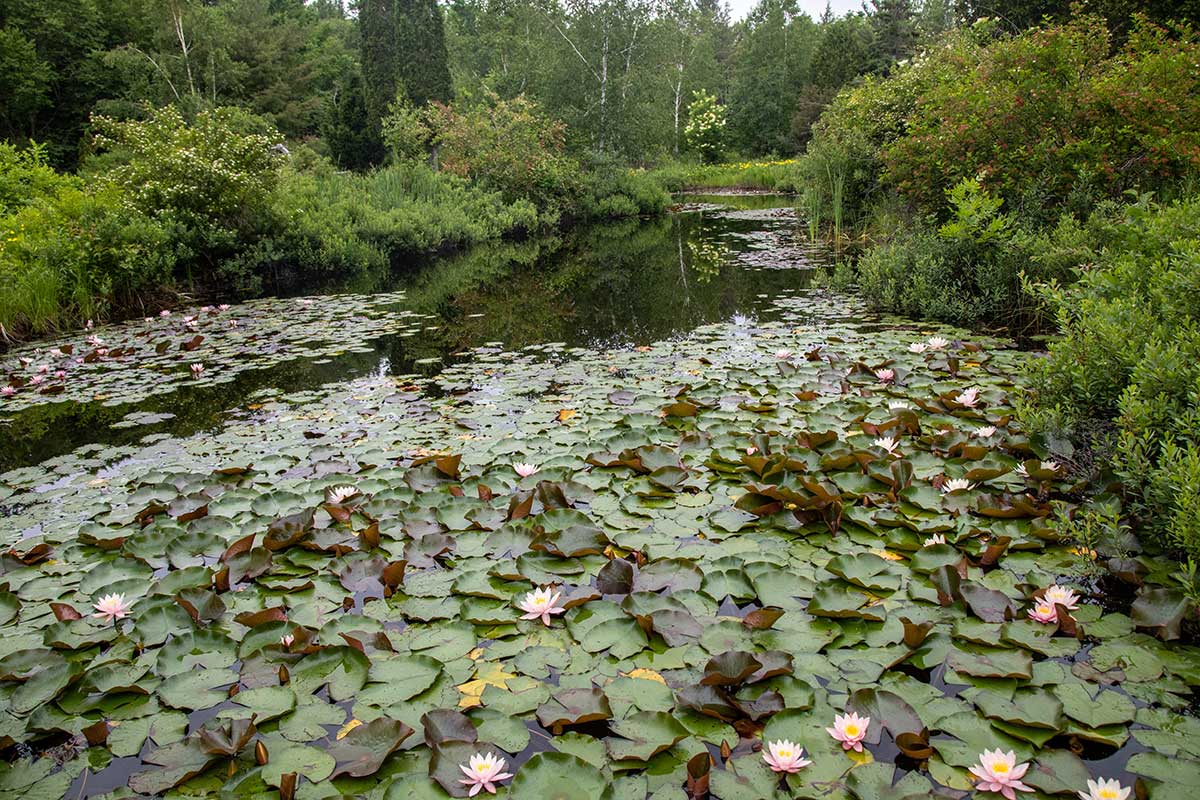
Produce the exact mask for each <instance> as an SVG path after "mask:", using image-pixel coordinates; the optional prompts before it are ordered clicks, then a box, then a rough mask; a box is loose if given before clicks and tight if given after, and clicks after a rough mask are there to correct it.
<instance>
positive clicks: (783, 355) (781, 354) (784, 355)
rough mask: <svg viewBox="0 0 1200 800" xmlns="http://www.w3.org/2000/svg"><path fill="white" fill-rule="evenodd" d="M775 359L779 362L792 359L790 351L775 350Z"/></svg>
mask: <svg viewBox="0 0 1200 800" xmlns="http://www.w3.org/2000/svg"><path fill="white" fill-rule="evenodd" d="M775 357H776V358H778V359H779V360H780V361H787V360H788V359H789V358H791V357H792V351H791V350H776V351H775Z"/></svg>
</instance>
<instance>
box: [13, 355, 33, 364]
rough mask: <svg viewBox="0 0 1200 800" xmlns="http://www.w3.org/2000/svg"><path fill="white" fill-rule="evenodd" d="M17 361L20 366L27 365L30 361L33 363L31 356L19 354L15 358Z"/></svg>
mask: <svg viewBox="0 0 1200 800" xmlns="http://www.w3.org/2000/svg"><path fill="white" fill-rule="evenodd" d="M17 362H18V363H19V364H20V365H21V366H22V367H28V366H29V365H30V364H32V363H33V359H32V358H29V357H28V356H20V357H18V358H17Z"/></svg>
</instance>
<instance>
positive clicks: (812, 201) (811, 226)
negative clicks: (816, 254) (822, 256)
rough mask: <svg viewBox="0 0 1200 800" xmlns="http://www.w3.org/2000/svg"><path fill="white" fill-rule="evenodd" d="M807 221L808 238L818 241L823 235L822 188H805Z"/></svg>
mask: <svg viewBox="0 0 1200 800" xmlns="http://www.w3.org/2000/svg"><path fill="white" fill-rule="evenodd" d="M804 207H805V211H806V212H807V213H806V214H805V221H806V222H807V223H808V238H809V240H810V241H813V242H816V241H817V239H818V237H820V235H821V189H820V187H817V186H812V185H810V186H808V187H807V188H806V189H805V190H804Z"/></svg>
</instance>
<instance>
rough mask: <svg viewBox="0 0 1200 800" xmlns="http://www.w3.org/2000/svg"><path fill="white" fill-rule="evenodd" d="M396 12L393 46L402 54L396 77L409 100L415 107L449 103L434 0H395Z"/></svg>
mask: <svg viewBox="0 0 1200 800" xmlns="http://www.w3.org/2000/svg"><path fill="white" fill-rule="evenodd" d="M374 1H375V0H373V2H374ZM396 9H397V15H396V28H395V30H396V44H397V47H398V49H399V52H400V53H402V54H403V55H402V57H401V58H400V63H399V67H400V72H399V76H400V82H401V85H403V86H404V88H405V89H406V90H407V91H408V99H409V100H410V101H412V104H413V105H414V106H417V107H420V106H423V105H425V104H426V103H428V102H431V101H434V102H439V103H448V102H450V100H451V98H453V97H454V87H453V84H452V83H451V81H450V64H449V58H448V56H447V55H446V33H445V30H444V29H443V27H442V12H441V9H439V8H438V4H437V0H396ZM365 55H366V54H365V53H364V56H365Z"/></svg>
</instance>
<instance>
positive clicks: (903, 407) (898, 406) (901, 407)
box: [888, 400, 908, 411]
mask: <svg viewBox="0 0 1200 800" xmlns="http://www.w3.org/2000/svg"><path fill="white" fill-rule="evenodd" d="M907 410H908V403H906V402H904V401H903V400H892V401H890V402H889V403H888V411H907Z"/></svg>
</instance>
